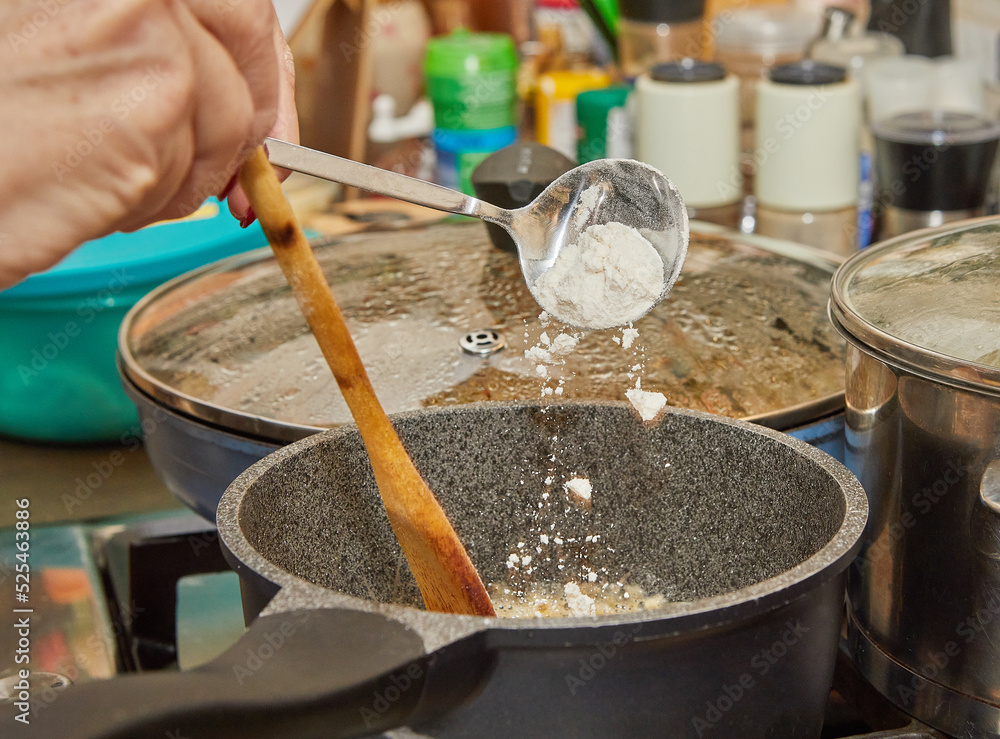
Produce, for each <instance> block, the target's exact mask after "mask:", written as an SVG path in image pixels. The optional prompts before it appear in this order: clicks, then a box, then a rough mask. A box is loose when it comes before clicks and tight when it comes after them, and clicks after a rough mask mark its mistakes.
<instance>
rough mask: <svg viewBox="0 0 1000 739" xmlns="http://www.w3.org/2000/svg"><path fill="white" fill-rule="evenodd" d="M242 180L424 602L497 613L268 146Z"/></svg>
mask: <svg viewBox="0 0 1000 739" xmlns="http://www.w3.org/2000/svg"><path fill="white" fill-rule="evenodd" d="M240 184H241V185H242V186H243V189H244V190H245V191H246V194H247V197H248V198H249V200H250V205H251V207H252V208H253V210H254V213H255V214H256V216H257V219H258V220H259V221H260V225H261V227H262V228H263V229H264V233H265V234H266V235H267V239H268V241H269V242H270V243H271V248H272V249H273V250H274V256H275V258H276V259H277V260H278V264H279V265H280V266H281V270H282V272H284V274H285V277H286V278H287V280H288V283H289V284H290V285H291V287H292V293H293V294H294V295H295V299H296V300H297V301H298V303H299V307H300V308H301V309H302V313H303V314H304V315H305V318H306V322H307V323H308V324H309V327H310V328H311V329H312V332H313V335H315V337H316V341H317V342H319V346H320V349H321V350H322V352H323V356H324V357H326V361H327V364H329V365H330V369H331V370H333V376H334V377H335V378H336V380H337V385H339V386H340V391H341V392H342V393H343V395H344V400H346V401H347V405H348V407H349V408H350V409H351V415H352V416H354V421H355V423H356V424H357V426H358V430H359V431H360V432H361V438H362V439H364V442H365V447H366V448H367V450H368V457H369V459H370V460H371V464H372V469H373V470H374V471H375V481H376V483H377V484H378V489H379V493H380V494H381V496H382V503H383V505H384V506H385V511H386V513H387V514H388V515H389V522H390V523H391V524H392V528H393V531H394V532H395V533H396V538H397V539H399V544H400V546H401V547H402V549H403V553H404V554H405V555H406V559H407V561H408V562H409V564H410V570H411V571H412V572H413V575H414V577H415V578H416V580H417V585H418V586H419V587H420V592H421V594H422V595H423V598H424V604H425V605H426V607H427V609H428V610H431V611H445V612H448V613H464V614H470V615H475V616H495V615H496V613H495V611H494V610H493V604H492V603H491V602H490V598H489V595H488V594H487V592H486V588H485V587H483V583H482V580H480V579H479V575H478V573H477V572H476V568H475V567H474V566H473V565H472V560H470V559H469V555H468V553H467V552H466V551H465V547H464V546H463V545H462V542H461V540H460V539H459V538H458V535H457V534H456V533H455V530H454V529H453V528H452V526H451V523H450V522H449V521H448V518H447V517H446V516H445V514H444V511H443V510H442V509H441V506H440V504H439V503H438V501H437V499H436V498H435V497H434V494H433V493H432V492H431V490H430V488H428V487H427V483H426V482H424V480H423V478H422V477H421V476H420V473H419V472H418V471H417V468H416V467H414V465H413V460H411V459H410V456H409V454H407V452H406V449H405V448H404V447H403V443H402V441H400V438H399V436H398V435H397V434H396V430H395V429H394V428H393V427H392V423H391V422H390V421H389V417H388V416H387V415H386V413H385V411H384V410H383V409H382V406H381V405H380V404H379V401H378V398H376V397H375V390H374V389H373V388H372V385H371V381H370V380H369V379H368V373H367V372H365V368H364V365H363V364H362V363H361V357H360V356H359V355H358V350H357V348H356V347H355V346H354V341H353V340H352V339H351V334H350V332H349V331H348V330H347V325H346V324H345V323H344V316H343V314H342V313H341V312H340V308H339V307H338V306H337V302H336V301H335V300H334V298H333V294H332V293H331V292H330V285H329V284H328V283H327V281H326V277H325V276H324V275H323V272H322V270H321V269H320V266H319V263H318V262H317V261H316V258H315V256H314V255H313V253H312V249H311V248H310V246H309V242H308V241H307V240H306V237H305V235H304V234H303V233H302V229H301V228H300V227H299V224H298V221H297V220H296V219H295V214H294V213H293V212H292V208H291V206H290V205H289V204H288V201H287V200H286V199H285V195H284V193H283V192H282V190H281V184H280V183H279V181H278V177H277V175H276V174H275V172H274V170H273V169H272V168H271V165H270V163H269V162H268V160H267V154H266V153H265V152H264V150H263V148H258V149H257V150H256V151H255V152H254V154H253V156H251V157H250V159H249V160H248V161H247V162H246V163H245V164H244V165H243V167H242V168H241V170H240Z"/></svg>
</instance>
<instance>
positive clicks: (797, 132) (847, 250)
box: [753, 60, 861, 256]
mask: <svg viewBox="0 0 1000 739" xmlns="http://www.w3.org/2000/svg"><path fill="white" fill-rule="evenodd" d="M756 115H757V119H756V125H755V147H754V151H753V161H754V166H755V169H756V175H755V177H754V194H755V195H756V197H757V204H758V207H757V213H756V231H757V232H758V233H761V234H764V235H766V236H773V237H776V238H781V239H788V240H790V241H797V242H799V243H802V244H808V245H810V246H815V247H817V248H820V249H825V250H827V251H832V252H835V253H837V254H842V255H845V256H847V255H850V254H852V253H853V252H854V251H856V250H857V232H858V226H857V203H858V182H859V165H858V162H859V145H858V140H859V131H860V126H861V96H860V92H859V86H858V83H857V82H856V81H854V80H851V79H848V78H847V72H846V70H845V69H844V68H843V67H836V66H833V65H828V64H820V63H817V62H813V61H811V60H805V61H801V62H795V63H792V64H785V65H782V66H780V67H776V68H775V69H773V70H772V71H771V74H770V77H769V78H768V79H766V80H763V81H761V83H760V84H759V85H758V87H757V113H756Z"/></svg>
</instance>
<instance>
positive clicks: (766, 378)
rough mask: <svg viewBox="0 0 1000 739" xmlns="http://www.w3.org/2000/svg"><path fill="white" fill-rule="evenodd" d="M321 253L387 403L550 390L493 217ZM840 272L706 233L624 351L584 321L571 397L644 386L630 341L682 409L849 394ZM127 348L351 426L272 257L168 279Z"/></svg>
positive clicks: (535, 325) (161, 370) (171, 379)
mask: <svg viewBox="0 0 1000 739" xmlns="http://www.w3.org/2000/svg"><path fill="white" fill-rule="evenodd" d="M315 252H316V254H317V257H318V259H319V261H320V263H321V265H322V266H323V269H324V271H325V272H326V274H327V277H328V279H329V280H330V282H331V286H332V289H333V292H334V295H335V297H336V298H337V301H338V303H339V304H340V306H341V309H342V310H343V312H344V315H345V317H346V320H347V322H348V326H349V327H350V329H351V332H352V335H353V336H354V339H355V342H356V343H357V345H358V349H359V351H360V353H361V357H362V359H363V360H364V362H365V365H366V367H367V369H368V372H369V375H370V376H371V379H372V383H373V385H374V387H375V390H376V392H377V393H378V394H379V398H380V399H381V401H382V403H383V406H384V407H385V409H386V410H387V411H388V412H390V413H393V412H398V411H403V410H412V409H416V408H420V407H425V406H431V405H450V404H456V403H467V402H473V401H480V400H533V399H537V398H538V397H539V390H540V383H539V379H538V376H537V374H536V371H535V370H536V367H535V364H534V363H532V362H530V361H528V360H526V359H525V356H524V354H525V351H526V350H527V349H529V348H530V347H532V346H535V345H536V344H537V343H538V337H539V336H540V335H541V333H542V332H543V331H544V330H545V327H544V326H543V325H542V322H541V321H540V318H539V313H540V311H539V307H538V304H537V303H536V302H535V300H534V299H533V298H532V297H531V294H530V293H529V292H528V290H527V288H526V286H525V284H524V281H523V279H522V277H521V271H520V267H519V265H518V262H517V258H516V256H515V255H513V254H511V253H508V252H504V251H501V250H499V249H496V248H494V247H493V246H492V244H491V243H490V241H489V238H488V236H487V232H486V229H485V228H484V227H483V226H482V225H481V224H470V225H464V224H463V225H453V224H449V225H440V226H434V227H430V228H422V229H415V230H412V231H405V232H393V233H369V234H363V235H359V236H354V237H348V238H345V239H342V240H340V241H338V242H337V243H334V244H330V245H321V246H317V247H316V249H315ZM831 274H832V268H830V269H823V268H820V267H818V266H816V265H814V264H809V263H806V262H800V261H797V260H795V259H792V258H789V257H785V256H780V255H779V254H775V253H769V252H767V251H764V250H763V249H760V248H757V247H756V246H753V245H751V244H749V243H745V242H742V241H740V240H739V236H738V235H732V236H729V235H723V234H703V233H697V232H694V233H692V236H691V240H690V244H689V247H688V256H687V260H686V263H685V267H684V271H683V273H682V275H681V278H680V279H679V281H678V282H677V284H676V285H675V286H674V287H673V289H672V291H671V293H670V295H669V296H668V297H667V299H666V300H664V301H663V302H661V303H660V304H659V305H657V306H656V307H655V308H654V309H653V310H652V311H650V313H649V314H647V315H646V316H645V317H643V318H642V319H641V320H640V321H638V322H637V323H636V324H635V329H637V330H638V335H639V337H640V338H639V339H638V340H637V341H636V343H635V345H634V346H631V348H630V349H628V351H627V352H626V351H624V350H623V346H622V331H621V330H620V329H618V330H609V331H589V332H585V333H583V335H582V336H581V338H580V341H579V343H578V344H577V345H576V346H575V347H574V348H573V350H572V352H570V353H568V354H567V356H566V357H565V364H563V365H560V367H558V368H556V369H555V370H554V371H559V372H563V373H564V374H565V375H566V376H567V378H569V377H570V376H572V379H571V380H570V379H567V382H566V383H565V391H564V393H563V395H562V396H561V397H562V399H582V400H615V401H624V400H625V398H624V390H625V389H626V388H628V387H632V386H634V385H635V381H634V379H632V378H630V377H628V372H629V368H630V367H631V366H632V364H633V361H631V359H630V357H631V355H630V354H629V353H628V352H635V351H640V350H641V351H644V352H645V356H646V358H647V361H646V363H645V370H644V374H643V378H642V389H643V390H647V391H655V392H661V393H663V394H664V395H666V397H667V398H668V402H670V404H672V405H676V406H681V407H686V408H693V409H697V410H705V411H708V412H713V413H719V414H723V415H728V416H732V417H744V416H750V415H758V414H764V413H769V412H774V411H777V410H780V409H783V408H787V407H791V406H797V405H799V404H802V403H808V402H811V401H813V400H814V399H817V398H823V397H827V396H829V395H831V394H834V393H837V392H842V390H843V381H844V380H843V361H842V346H843V344H842V341H841V339H840V338H839V336H838V335H837V334H836V332H835V331H834V330H833V329H832V327H831V326H830V324H829V321H828V320H827V317H826V302H827V298H828V293H829V281H830V277H831ZM485 327H491V328H494V329H497V330H499V331H501V332H502V333H503V335H504V338H505V340H506V348H504V349H503V350H502V351H498V352H496V353H494V354H491V355H489V356H486V357H482V356H477V355H473V354H470V353H468V352H466V351H464V350H463V349H462V348H461V343H460V342H461V341H462V339H463V338H464V337H465V336H466V334H468V332H470V331H472V330H475V329H481V328H485ZM550 330H551V329H550ZM128 345H129V348H130V351H131V353H132V355H133V356H134V357H135V361H136V363H137V364H138V365H139V366H140V367H141V368H142V369H143V370H144V371H145V372H146V373H147V374H148V375H150V376H151V377H152V379H153V381H154V382H157V383H160V384H161V385H162V386H165V387H167V388H169V389H170V390H171V391H175V392H180V393H183V394H184V395H186V396H188V397H190V398H193V399H195V400H196V401H198V400H200V401H204V402H205V403H212V404H214V405H216V406H220V407H222V408H224V409H232V410H235V411H239V412H240V413H243V414H252V415H256V416H260V417H263V418H266V419H274V420H275V421H277V422H281V423H285V424H297V425H301V426H308V427H325V426H334V425H338V424H342V423H348V422H350V414H349V413H348V410H347V407H346V405H345V404H344V402H343V400H342V399H341V396H340V393H339V391H338V390H337V387H336V383H335V381H334V379H333V377H332V376H331V375H330V373H329V370H328V369H327V368H326V366H325V363H324V361H323V359H322V356H321V354H320V352H319V348H318V346H317V345H316V343H315V341H314V339H313V338H312V336H311V334H309V332H308V328H307V327H306V325H305V322H304V320H303V319H302V316H301V312H300V311H299V308H298V306H297V305H296V303H295V301H294V299H293V298H292V297H291V294H290V291H289V290H288V287H287V283H286V282H285V279H284V277H283V276H282V275H281V273H280V270H279V269H278V267H277V264H276V263H275V262H274V260H273V258H272V257H270V256H261V257H260V258H259V259H258V260H257V261H251V262H249V263H246V264H243V265H242V266H240V267H234V268H232V269H230V270H228V271H210V272H206V273H205V274H204V275H202V276H200V277H198V278H193V279H191V280H187V281H185V282H184V283H182V284H181V285H179V286H177V287H176V288H174V289H172V290H170V291H168V292H165V293H164V294H162V295H161V296H159V297H158V298H157V300H156V301H155V302H153V303H150V304H148V305H147V307H146V308H145V309H144V310H143V311H142V312H141V313H140V314H138V315H137V316H136V317H135V320H134V321H133V323H132V326H131V328H130V334H129V336H128ZM185 410H186V412H189V413H190V412H191V411H189V410H188V409H185Z"/></svg>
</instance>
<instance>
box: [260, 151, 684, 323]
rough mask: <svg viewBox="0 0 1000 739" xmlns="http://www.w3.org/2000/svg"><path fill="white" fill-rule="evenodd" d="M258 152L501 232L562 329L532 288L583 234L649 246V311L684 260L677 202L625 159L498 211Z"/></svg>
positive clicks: (311, 159) (315, 154)
mask: <svg viewBox="0 0 1000 739" xmlns="http://www.w3.org/2000/svg"><path fill="white" fill-rule="evenodd" d="M264 147H265V150H266V151H267V156H268V160H269V161H270V162H271V164H274V165H277V166H279V167H284V168H285V169H292V170H295V171H296V172H302V173H304V174H310V175H313V176H315V177H322V178H323V179H326V180H332V181H334V182H340V183H342V184H345V185H349V186H352V187H357V188H359V189H362V190H368V191H370V192H374V193H378V194H380V195H387V196H389V197H393V198H397V199H399V200H405V201H407V202H410V203H416V204H417V205H423V206H426V207H428V208H434V209H435V210H442V211H445V212H448V213H458V214H461V215H467V216H475V217H476V218H481V219H482V220H484V221H488V222H490V223H496V224H498V225H500V226H503V227H504V228H505V229H506V230H507V232H508V233H509V234H510V235H511V238H512V239H513V240H514V244H515V245H516V246H517V252H518V258H519V260H520V263H521V271H522V272H523V273H524V279H525V282H526V283H527V286H528V290H529V291H530V292H531V294H532V296H533V297H534V298H535V300H536V301H537V302H539V304H540V305H541V306H542V308H544V309H545V310H547V311H548V312H549V313H551V314H552V315H554V316H555V317H556V318H558V319H560V320H562V321H564V322H567V323H573V321H572V320H567V318H568V317H567V316H565V315H560V311H559V308H558V306H553V305H546V304H545V303H544V302H543V301H540V300H539V294H538V293H537V292H536V290H535V284H536V282H537V280H538V278H539V277H540V276H541V275H542V274H543V273H544V272H545V271H546V270H547V269H549V267H551V266H552V264H553V263H554V262H555V261H556V257H557V256H558V255H559V252H560V250H561V249H562V248H563V246H564V245H566V244H572V243H574V242H575V241H576V240H577V239H578V238H579V236H580V234H581V233H582V232H583V231H584V230H586V229H587V228H588V227H590V226H592V225H596V224H604V223H611V222H618V223H624V224H625V225H627V226H632V227H633V228H635V229H637V230H638V231H639V232H640V233H641V234H642V235H643V236H644V237H645V238H646V239H647V240H648V241H649V242H650V244H652V245H653V247H654V248H655V249H656V251H657V252H658V253H659V255H660V257H661V259H662V260H663V277H664V280H663V291H662V293H661V294H660V296H659V298H658V299H657V300H656V301H654V302H653V304H652V305H650V306H649V307H650V308H652V306H653V305H655V304H656V303H657V302H659V301H660V300H662V299H663V298H664V297H665V296H666V294H667V293H668V292H669V291H670V288H672V287H673V285H674V282H675V281H676V280H677V276H678V274H679V273H680V270H681V265H682V264H683V263H684V257H685V255H686V254H687V244H688V218H687V211H686V210H685V208H684V203H683V201H682V200H681V197H680V194H679V193H678V192H677V189H676V188H675V187H674V185H673V183H671V182H670V180H668V179H667V178H666V177H664V176H663V175H662V174H661V173H660V172H659V171H657V170H656V169H654V168H653V167H650V166H648V165H646V164H643V163H641V162H637V161H634V160H631V159H599V160H597V161H593V162H588V163H587V164H583V165H581V166H579V167H576V168H575V169H572V170H570V171H569V172H566V173H565V174H564V175H562V176H561V177H560V178H559V179H557V180H556V181H555V182H553V183H552V184H551V185H549V186H548V187H547V188H545V190H544V191H543V192H542V193H541V194H540V195H539V196H538V197H537V198H535V199H534V200H533V201H532V202H531V203H529V204H528V205H526V206H524V207H522V208H517V209H515V210H505V209H503V208H498V207H496V206H495V205H491V204H490V203H487V202H484V201H482V200H478V199H476V198H474V197H471V196H469V195H465V194H464V193H461V192H458V191H457V190H451V189H449V188H447V187H442V186H441V185H435V184H433V183H430V182H425V181H424V180H418V179H414V178H413V177H407V176H405V175H401V174H398V173H396V172H390V171H388V170H385V169H379V168H378V167H371V166H369V165H367V164H361V163H359V162H355V161H352V160H350V159H344V158H342V157H337V156H333V155H332V154H325V153H323V152H320V151H315V150H313V149H307V148H306V147H304V146H296V145H295V144H290V143H288V142H286V141H279V140H278V139H271V138H269V139H266V140H265V142H264ZM585 193H586V195H585ZM543 300H544V296H543ZM583 328H609V327H607V326H583Z"/></svg>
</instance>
